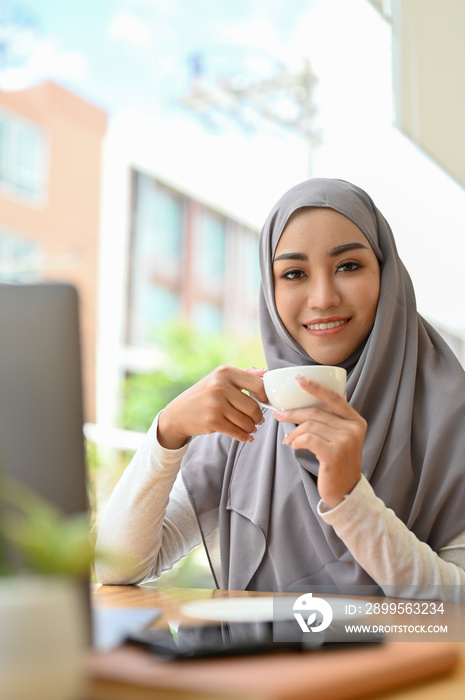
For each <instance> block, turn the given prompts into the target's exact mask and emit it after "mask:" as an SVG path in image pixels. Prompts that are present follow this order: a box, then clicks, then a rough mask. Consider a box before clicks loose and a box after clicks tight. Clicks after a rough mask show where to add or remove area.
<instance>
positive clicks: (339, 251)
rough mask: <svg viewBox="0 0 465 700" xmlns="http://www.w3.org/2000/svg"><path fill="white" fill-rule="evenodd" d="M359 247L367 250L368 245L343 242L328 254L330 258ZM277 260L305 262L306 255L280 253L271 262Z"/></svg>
mask: <svg viewBox="0 0 465 700" xmlns="http://www.w3.org/2000/svg"><path fill="white" fill-rule="evenodd" d="M361 249H364V250H368V246H366V245H364V244H363V243H359V242H358V241H357V242H355V243H344V245H338V246H336V248H333V249H332V250H330V252H329V254H330V256H331V257H332V258H335V257H336V256H338V255H342V253H347V251H349V250H361ZM277 260H300V261H302V262H307V261H308V255H305V253H281V255H277V256H276V258H275V259H274V260H273V262H276V261H277Z"/></svg>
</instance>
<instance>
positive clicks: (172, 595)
mask: <svg viewBox="0 0 465 700" xmlns="http://www.w3.org/2000/svg"><path fill="white" fill-rule="evenodd" d="M261 595H264V594H261V593H256V592H253V593H252V592H244V591H217V590H209V589H187V588H184V589H183V588H161V587H156V586H154V585H145V586H99V585H97V586H95V587H94V589H93V605H94V606H97V607H100V606H101V607H120V608H128V607H138V608H144V607H145V608H159V609H160V610H161V611H162V615H161V616H160V617H159V618H158V619H157V620H156V622H154V626H156V627H161V628H166V627H167V626H168V624H169V623H172V622H173V621H178V622H183V623H186V622H190V623H191V624H192V623H193V622H194V621H193V620H192V619H190V620H189V619H188V618H186V617H185V616H183V614H182V612H181V610H180V608H181V606H182V605H183V603H186V602H188V601H193V600H199V599H202V598H211V597H217V596H218V597H238V596H243V597H246V598H250V597H251V596H261ZM293 596H294V598H296V597H297V596H296V595H294V594H293ZM463 620H465V604H450V603H448V604H446V614H445V616H444V623H449V624H451V625H455V626H456V629H459V628H460V629H461V626H462V621H463ZM399 621H400V620H399ZM411 621H413V622H415V618H414V617H413V618H411ZM393 622H394V619H393V620H391V623H393ZM401 622H403V623H405V622H406V620H405V617H404V618H403V619H402V620H401ZM463 636H464V638H465V629H464V632H463ZM457 639H460V635H459V637H457ZM87 661H88V663H87V672H88V678H89V682H88V687H87V690H86V693H85V697H84V698H83V699H82V700H142V699H144V700H148V699H149V698H150V699H155V698H158V699H160V698H162V699H163V700H175V699H178V700H180V699H181V698H183V699H189V700H200V699H202V700H213V699H216V700H305V698H324V700H331V698H333V699H334V700H336V699H337V700H339V699H341V700H342V699H343V700H346V699H347V700H348V699H349V698H362V697H364V698H383V699H384V700H394V699H395V700H442V699H443V698H447V700H463V699H464V698H465V642H461V641H457V642H455V641H454V643H450V642H423V641H421V642H411V641H387V642H386V643H384V644H381V645H375V646H372V647H367V648H363V649H361V648H355V649H354V648H351V649H345V650H337V651H330V652H321V651H318V652H315V651H312V652H304V653H296V654H294V653H291V654H273V655H269V656H260V657H241V658H235V659H214V660H213V659H212V660H196V661H182V662H179V661H176V662H173V661H164V660H161V659H159V658H157V657H154V656H153V655H150V654H149V653H147V652H144V651H142V650H139V649H135V648H130V647H127V646H124V647H121V648H120V649H117V650H115V651H113V652H110V653H108V654H95V653H92V654H91V655H90V657H89V659H88V660H87ZM429 674H430V677H428V675H429ZM338 679H339V680H338ZM329 681H331V682H330V684H329V686H328V687H326V685H325V684H327V683H328V682H329Z"/></svg>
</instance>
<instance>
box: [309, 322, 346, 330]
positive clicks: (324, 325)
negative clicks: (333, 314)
mask: <svg viewBox="0 0 465 700" xmlns="http://www.w3.org/2000/svg"><path fill="white" fill-rule="evenodd" d="M344 323H347V320H345V321H331V322H330V323H312V324H310V325H309V326H307V328H310V330H311V331H325V330H327V329H328V328H337V327H338V326H342V325H344Z"/></svg>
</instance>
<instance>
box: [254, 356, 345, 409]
mask: <svg viewBox="0 0 465 700" xmlns="http://www.w3.org/2000/svg"><path fill="white" fill-rule="evenodd" d="M298 375H303V376H304V377H307V378H308V379H313V380H314V381H315V382H318V383H319V384H323V386H326V387H328V389H332V390H333V391H337V393H338V394H340V395H341V396H343V394H344V391H345V387H346V379H347V372H346V370H345V369H343V367H332V366H330V365H302V366H293V367H281V368H279V369H271V370H268V372H266V373H265V374H264V375H263V384H264V388H265V393H266V395H267V397H268V400H269V402H270V403H269V405H267V404H264V403H262V402H261V401H259V402H258V403H259V404H260V405H261V406H264V407H265V408H271V409H274V410H275V411H288V410H291V409H294V408H307V407H309V406H318V405H320V404H321V401H319V400H318V399H317V398H315V396H313V395H312V394H309V393H308V391H305V389H303V388H302V387H301V386H300V384H299V382H298V381H297V379H296V377H297V376H298ZM254 398H255V397H254Z"/></svg>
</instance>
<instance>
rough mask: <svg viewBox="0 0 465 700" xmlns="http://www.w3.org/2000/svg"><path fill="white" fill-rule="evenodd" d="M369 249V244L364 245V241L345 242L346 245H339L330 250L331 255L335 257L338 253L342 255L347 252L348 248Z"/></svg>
mask: <svg viewBox="0 0 465 700" xmlns="http://www.w3.org/2000/svg"><path fill="white" fill-rule="evenodd" d="M360 249H364V250H368V246H366V245H364V244H363V243H359V242H356V243H345V244H344V245H338V246H337V247H336V248H333V249H332V250H331V251H330V253H329V254H330V256H331V257H332V258H335V257H336V256H337V255H341V254H342V253H347V251H348V250H360Z"/></svg>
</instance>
